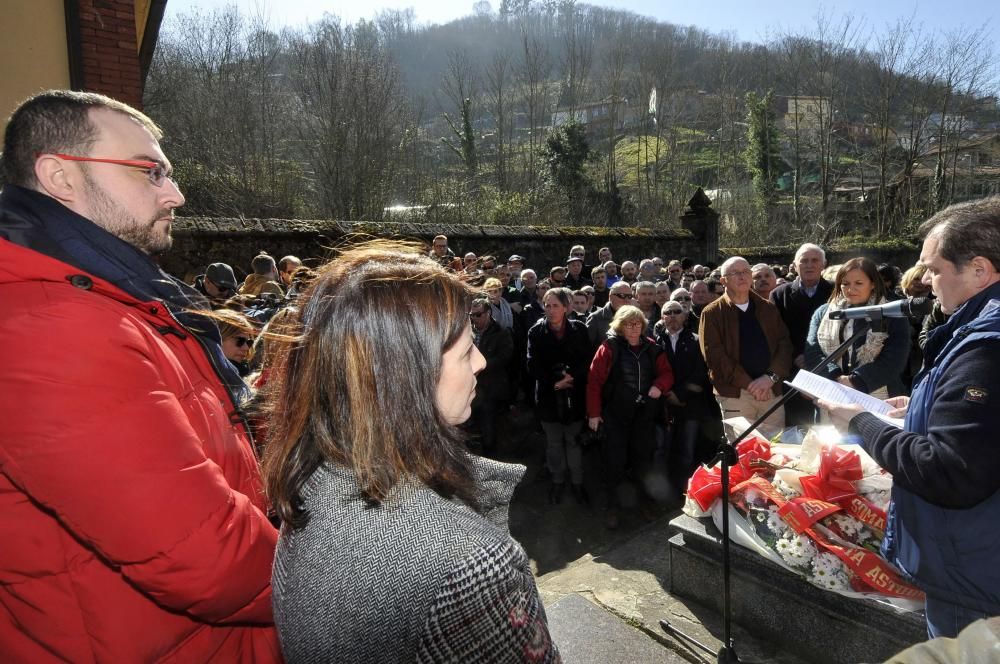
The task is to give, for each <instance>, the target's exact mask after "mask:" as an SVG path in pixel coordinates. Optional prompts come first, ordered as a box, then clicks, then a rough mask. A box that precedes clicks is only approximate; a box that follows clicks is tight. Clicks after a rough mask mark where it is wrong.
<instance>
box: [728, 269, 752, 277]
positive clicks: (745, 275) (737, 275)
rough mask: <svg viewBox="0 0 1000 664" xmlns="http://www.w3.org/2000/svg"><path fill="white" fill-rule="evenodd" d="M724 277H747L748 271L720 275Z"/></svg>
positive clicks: (735, 271)
mask: <svg viewBox="0 0 1000 664" xmlns="http://www.w3.org/2000/svg"><path fill="white" fill-rule="evenodd" d="M722 276H724V277H749V276H750V270H734V271H733V272H727V273H726V274H724V275H722Z"/></svg>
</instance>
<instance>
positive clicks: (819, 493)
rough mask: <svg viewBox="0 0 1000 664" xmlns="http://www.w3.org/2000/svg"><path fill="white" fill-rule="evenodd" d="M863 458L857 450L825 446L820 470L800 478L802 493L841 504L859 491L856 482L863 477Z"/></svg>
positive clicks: (821, 455)
mask: <svg viewBox="0 0 1000 664" xmlns="http://www.w3.org/2000/svg"><path fill="white" fill-rule="evenodd" d="M863 476H864V475H863V473H862V471H861V458H860V457H859V456H858V453H857V452H852V451H850V450H845V449H843V448H841V447H836V446H824V447H823V448H822V450H821V451H820V461H819V471H818V472H817V473H816V474H815V475H806V476H804V477H801V478H799V482H801V484H802V495H804V496H806V497H807V498H815V499H817V500H822V501H825V502H828V503H837V504H839V503H840V502H841V501H843V500H848V499H850V498H851V497H852V496H855V495H856V494H857V493H858V492H857V490H856V489H855V488H854V482H856V481H857V480H860V479H861V478H862V477H863Z"/></svg>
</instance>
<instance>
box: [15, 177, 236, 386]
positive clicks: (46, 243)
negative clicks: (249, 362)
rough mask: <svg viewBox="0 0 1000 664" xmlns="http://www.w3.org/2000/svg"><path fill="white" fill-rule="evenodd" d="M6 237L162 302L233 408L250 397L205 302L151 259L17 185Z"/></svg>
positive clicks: (141, 296)
mask: <svg viewBox="0 0 1000 664" xmlns="http://www.w3.org/2000/svg"><path fill="white" fill-rule="evenodd" d="M0 237H2V238H4V239H5V240H8V241H10V242H12V243H14V244H16V245H19V246H22V247H25V248H27V249H31V250H33V251H37V252H38V253H40V254H44V255H46V256H49V257H51V258H54V259H56V260H59V261H62V262H63V263H66V264H68V265H72V266H73V267H75V268H77V269H79V270H81V271H83V272H86V273H87V274H91V275H93V276H95V277H100V278H101V279H104V280H105V281H108V282H110V283H112V284H114V285H115V286H117V287H118V288H120V289H121V290H123V291H125V292H126V293H128V294H129V295H131V296H132V297H135V298H136V299H138V300H141V301H144V302H148V301H151V300H157V301H159V302H162V303H163V304H164V305H165V306H166V307H167V309H168V310H169V311H170V313H171V314H173V316H174V318H176V319H177V320H178V321H179V322H180V323H181V324H182V325H183V326H184V328H185V329H186V331H187V332H190V333H191V334H194V335H195V336H197V337H198V338H199V339H200V340H201V346H202V348H204V350H205V353H206V355H207V356H208V359H209V361H210V362H211V363H212V365H213V366H214V367H215V369H216V373H217V374H218V375H219V377H220V378H221V379H222V381H223V384H224V385H225V386H226V387H227V389H228V390H229V392H230V395H231V396H232V397H233V402H234V403H237V404H239V403H242V401H243V400H245V399H246V398H247V397H248V396H249V391H248V389H247V386H246V384H245V383H244V382H243V380H242V379H241V378H240V376H239V373H238V372H237V371H236V367H234V366H233V365H232V363H231V362H229V360H227V359H226V357H225V355H223V353H222V338H221V335H220V334H219V328H218V327H217V326H216V324H215V322H214V321H212V320H211V319H209V318H206V317H205V316H203V315H202V314H201V313H199V311H201V310H209V306H208V303H207V301H206V300H205V298H204V297H203V296H202V295H201V294H200V293H198V291H196V290H195V289H193V288H191V287H190V286H188V285H187V284H185V283H184V282H182V281H180V280H179V279H176V278H174V277H172V276H170V275H169V274H167V273H166V272H164V271H163V270H161V269H160V268H159V266H157V265H156V263H154V262H153V261H152V259H151V258H150V257H149V256H148V255H147V254H146V253H144V252H142V251H141V250H139V249H137V248H136V247H134V246H132V245H131V244H129V243H128V242H125V241H124V240H122V239H120V238H118V237H116V236H114V235H112V234H111V233H109V232H107V231H106V230H104V229H103V228H101V227H100V226H98V225H97V224H95V223H93V222H91V221H90V220H89V219H87V218H85V217H82V216H80V215H78V214H77V213H75V212H73V211H72V210H70V209H69V208H67V207H66V206H64V205H62V204H61V203H59V202H58V201H56V200H55V199H53V198H50V197H49V196H46V195H44V194H41V193H39V192H37V191H33V190H31V189H25V188H24V187H18V186H16V185H7V186H5V187H4V188H3V191H0Z"/></svg>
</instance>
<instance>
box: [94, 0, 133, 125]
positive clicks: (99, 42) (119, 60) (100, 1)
mask: <svg viewBox="0 0 1000 664" xmlns="http://www.w3.org/2000/svg"><path fill="white" fill-rule="evenodd" d="M78 6H79V9H78V11H79V21H80V56H81V75H82V78H83V80H82V81H81V86H80V87H81V89H83V90H87V91H90V92H100V93H102V94H105V95H108V96H109V97H113V98H115V99H118V100H120V101H123V102H125V103H127V104H130V105H132V106H134V107H135V108H142V75H141V71H142V69H141V65H140V62H139V49H138V46H137V44H136V29H135V3H134V0H78Z"/></svg>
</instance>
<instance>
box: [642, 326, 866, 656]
mask: <svg viewBox="0 0 1000 664" xmlns="http://www.w3.org/2000/svg"><path fill="white" fill-rule="evenodd" d="M870 319H871V322H872V323H875V322H879V323H883V318H882V316H881V313H877V314H876V313H873V314H872V315H871V316H870ZM883 325H884V323H883ZM869 329H871V328H870V327H869V328H862V329H860V330H857V331H855V332H854V334H852V335H851V337H850V338H849V339H847V341H845V342H844V343H842V344H840V345H839V346H837V348H835V349H834V350H833V352H832V353H830V354H829V355H827V356H826V357H824V358H823V359H822V360H821V361H820V362H819V363H817V364H816V366H814V367H813V368H812V369H810V371H812V372H815V371H817V370H818V369H820V368H821V367H823V366H825V365H826V364H827V363H829V362H834V361H836V360H839V359H840V357H841V356H842V355H843V354H844V353H846V352H847V350H848V349H849V348H851V346H853V345H854V342H855V341H857V340H858V339H860V338H861V337H863V336H865V335H866V334H868V331H869ZM787 387H789V388H790V389H789V390H788V391H786V392H785V393H784V394H783V395H781V397H780V398H778V399H777V400H776V401H775V402H774V403H773V404H771V407H770V408H768V409H767V410H766V411H765V412H764V414H763V415H761V416H760V417H758V418H757V419H756V420H755V421H754V422H753V424H751V425H750V426H749V427H748V428H747V429H746V430H745V431H744V432H743V433H741V434H740V435H739V436H737V437H736V439H735V440H734V441H733V442H731V443H730V442H728V441H727V440H726V437H725V435H723V436H722V438H721V440H720V441H719V451H718V452H717V453H716V455H715V457H713V458H712V460H711V461H710V464H711V465H713V466H714V465H715V464H716V463H721V465H722V477H721V479H722V646H720V647H719V649H718V651H716V650H713V649H712V648H709V647H708V646H707V645H705V644H704V643H702V642H701V641H698V640H697V639H696V638H694V637H693V636H691V635H690V634H687V633H685V632H684V631H682V630H680V629H678V628H677V627H675V626H674V625H672V624H670V622H669V621H668V620H666V619H663V618H661V619H660V628H661V629H662V630H663V631H664V632H667V633H668V634H672V635H674V636H679V637H681V638H683V639H684V640H685V641H687V642H689V643H691V644H693V645H695V646H697V647H698V648H700V649H701V650H702V651H704V652H705V653H707V654H709V655H715V656H716V660H715V661H716V662H718V664H741V662H743V660H741V659H740V658H739V655H737V654H736V644H735V639H734V638H733V634H732V605H731V597H730V575H731V563H730V557H729V553H730V549H729V547H730V543H729V498H730V493H729V488H730V487H729V467H730V466H735V465H736V464H737V463H738V462H739V456H738V455H737V454H736V446H737V445H738V444H739V443H740V442H742V441H743V439H744V438H746V437H747V436H749V435H750V432H751V431H753V430H754V429H756V428H757V427H758V426H760V425H761V424H762V423H764V422H765V421H766V420H767V418H768V417H770V416H771V414H772V413H773V412H774V411H776V410H778V408H780V407H781V406H783V405H784V404H785V403H786V402H787V401H788V400H789V399H791V398H792V397H793V396H795V395H796V394H798V393H799V392H800V391H801V390H799V389H798V388H797V387H792V386H791V385H788V386H787Z"/></svg>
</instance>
